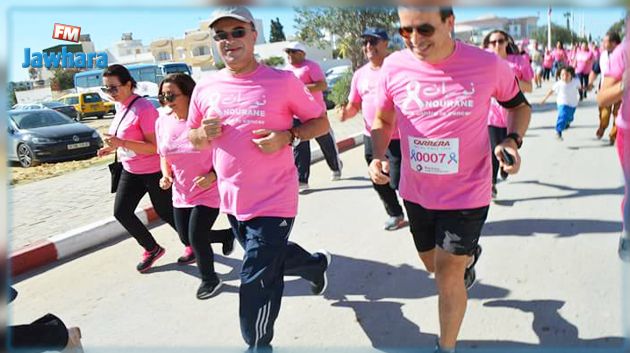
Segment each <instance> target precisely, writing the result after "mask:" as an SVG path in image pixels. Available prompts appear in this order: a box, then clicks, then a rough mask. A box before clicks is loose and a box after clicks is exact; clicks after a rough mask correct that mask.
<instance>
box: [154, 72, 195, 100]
mask: <svg viewBox="0 0 630 353" xmlns="http://www.w3.org/2000/svg"><path fill="white" fill-rule="evenodd" d="M165 83H173V84H175V86H177V88H179V90H180V91H182V94H183V95H185V96H186V97H188V98H190V96H192V93H193V89H195V85H196V83H195V80H193V78H192V77H190V75H187V74H184V73H181V72H176V73H173V74H168V75H166V77H164V79H163V80H162V82H160V88H159V89H158V95H160V94H162V87H163V86H164V84H165Z"/></svg>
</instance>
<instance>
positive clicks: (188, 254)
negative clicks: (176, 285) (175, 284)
mask: <svg viewBox="0 0 630 353" xmlns="http://www.w3.org/2000/svg"><path fill="white" fill-rule="evenodd" d="M193 262H195V253H194V252H193V249H192V247H190V246H187V247H186V248H185V249H184V254H183V255H182V256H180V257H179V258H178V259H177V264H178V265H188V264H192V263H193Z"/></svg>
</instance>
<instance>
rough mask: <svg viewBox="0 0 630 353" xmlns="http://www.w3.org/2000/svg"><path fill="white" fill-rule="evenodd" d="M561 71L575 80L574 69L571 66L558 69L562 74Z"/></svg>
mask: <svg viewBox="0 0 630 353" xmlns="http://www.w3.org/2000/svg"><path fill="white" fill-rule="evenodd" d="M562 70H565V71H566V72H568V73H569V75H571V78H572V79H573V78H575V69H574V68H573V66H565V67H563V68H562V69H560V72H562Z"/></svg>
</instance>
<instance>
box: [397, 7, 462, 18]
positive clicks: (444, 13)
mask: <svg viewBox="0 0 630 353" xmlns="http://www.w3.org/2000/svg"><path fill="white" fill-rule="evenodd" d="M429 8H430V7H426V6H410V5H402V6H398V9H399V10H400V9H414V10H420V11H427V9H429ZM432 10H435V7H433V8H432ZM439 13H440V19H441V20H442V22H445V21H446V19H447V18H449V17H451V16H455V13H454V12H453V7H452V6H440V7H439Z"/></svg>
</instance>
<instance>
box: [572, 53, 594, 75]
mask: <svg viewBox="0 0 630 353" xmlns="http://www.w3.org/2000/svg"><path fill="white" fill-rule="evenodd" d="M593 58H594V56H593V52H591V51H589V50H580V51H578V52H577V53H576V54H575V73H577V74H589V73H591V70H592V68H593Z"/></svg>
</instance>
